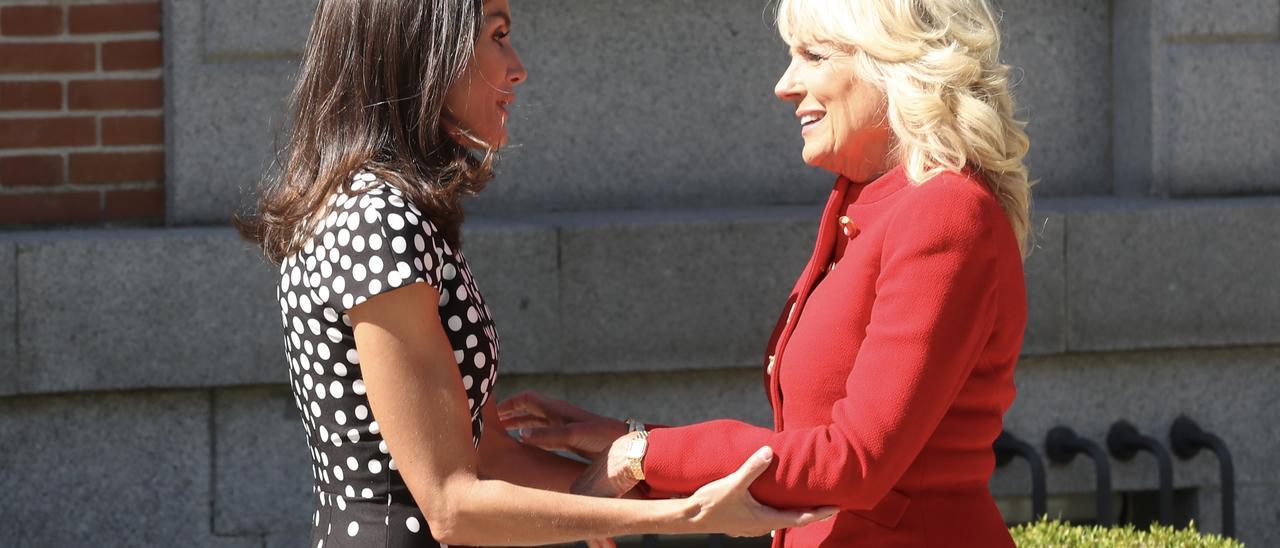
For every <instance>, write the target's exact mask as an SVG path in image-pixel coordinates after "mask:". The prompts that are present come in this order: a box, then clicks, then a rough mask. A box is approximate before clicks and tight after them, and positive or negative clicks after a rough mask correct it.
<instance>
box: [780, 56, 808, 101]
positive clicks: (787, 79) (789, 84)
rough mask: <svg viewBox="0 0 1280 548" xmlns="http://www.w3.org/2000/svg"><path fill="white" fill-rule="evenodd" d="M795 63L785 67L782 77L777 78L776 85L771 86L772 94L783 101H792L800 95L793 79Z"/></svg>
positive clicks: (798, 87)
mask: <svg viewBox="0 0 1280 548" xmlns="http://www.w3.org/2000/svg"><path fill="white" fill-rule="evenodd" d="M795 66H796V64H795V61H792V62H791V64H789V65H787V70H785V71H783V72H782V77H780V78H778V83H777V84H775V85H774V86H773V94H774V95H777V96H778V99H781V100H783V101H794V100H795V99H796V98H797V97H799V96H800V95H801V90H800V86H799V85H798V84H797V83H796V79H795Z"/></svg>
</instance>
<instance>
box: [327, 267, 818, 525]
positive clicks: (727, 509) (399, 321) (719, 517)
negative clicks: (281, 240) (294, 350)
mask: <svg viewBox="0 0 1280 548" xmlns="http://www.w3.org/2000/svg"><path fill="white" fill-rule="evenodd" d="M438 300H439V295H438V293H437V292H436V291H435V289H433V288H432V287H431V286H430V285H428V284H425V283H416V284H412V285H409V286H406V287H404V288H401V289H397V290H395V291H391V292H387V293H383V294H381V295H378V296H376V297H374V298H371V299H369V300H368V301H366V302H364V303H363V304H360V305H357V306H356V307H354V308H351V309H350V310H349V311H348V314H349V316H350V317H351V319H352V322H353V329H354V332H355V341H356V347H357V349H358V350H359V352H360V356H361V366H362V371H363V374H364V381H365V385H366V387H367V390H368V397H369V402H370V405H371V406H372V408H373V412H374V415H375V416H376V417H377V418H378V423H379V424H380V425H381V426H382V435H383V437H384V438H385V439H386V441H387V445H388V447H389V448H390V451H391V455H392V457H393V458H395V459H396V462H397V463H398V464H399V469H400V472H401V474H402V475H403V477H404V479H405V482H406V484H407V485H408V487H409V491H410V492H411V493H413V496H414V499H415V500H416V501H418V505H419V507H420V508H421V510H422V512H423V515H424V516H425V517H426V519H427V522H428V524H429V525H430V527H431V531H432V533H433V535H434V536H435V538H436V539H437V540H438V541H440V542H444V543H447V544H481V545H492V544H499V545H536V544H551V543H557V542H567V541H572V540H577V539H584V538H605V537H613V536H621V535H628V534H638V533H646V532H654V533H682V532H709V531H724V532H728V533H730V534H738V535H755V534H763V533H764V532H765V531H768V530H770V529H776V528H784V527H795V526H799V525H802V524H805V523H810V522H812V521H814V520H815V519H819V518H823V517H828V516H829V515H830V514H831V510H830V509H824V510H823V511H822V512H821V513H786V512H778V511H775V510H772V509H769V508H765V507H762V506H760V505H759V504H757V503H755V501H754V500H752V499H750V497H749V496H748V495H747V494H746V486H747V485H749V484H750V481H751V480H753V479H754V478H755V477H756V476H758V475H759V474H760V473H761V472H763V471H764V469H765V467H767V466H768V461H769V459H771V457H772V453H771V452H767V451H762V452H761V453H760V455H759V456H758V457H757V458H755V459H754V461H750V460H749V461H748V463H747V464H746V465H744V467H743V469H742V471H740V472H739V473H735V474H734V475H731V476H728V477H726V478H725V479H724V480H721V481H717V482H713V483H711V484H708V485H707V486H706V487H705V488H703V489H701V490H699V492H697V493H695V494H694V496H692V497H690V498H689V499H684V500H663V501H637V500H619V499H599V498H590V497H581V496H576V495H567V494H562V493H554V492H549V491H542V490H538V489H530V488H527V487H521V486H518V485H514V484H512V483H509V482H506V481H503V480H491V479H481V478H480V475H479V471H480V466H479V462H478V461H479V459H478V456H477V453H476V451H475V450H474V449H472V446H471V432H470V428H469V422H470V417H469V414H468V410H467V402H466V394H465V391H464V389H463V386H462V379H461V375H460V374H459V372H458V369H457V366H456V364H455V362H454V359H453V356H452V351H451V348H450V344H449V340H448V338H447V337H446V335H445V333H444V329H443V328H442V326H441V325H440V318H439V316H438V314H436V313H435V310H436V303H437V302H438ZM491 424H493V425H494V426H497V424H498V423H497V422H493V423H491ZM513 522H518V523H520V527H511V526H510V524H511V523H513Z"/></svg>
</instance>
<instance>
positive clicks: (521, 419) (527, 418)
mask: <svg viewBox="0 0 1280 548" xmlns="http://www.w3.org/2000/svg"><path fill="white" fill-rule="evenodd" d="M498 421H499V422H501V423H502V427H503V428H505V429H507V430H516V429H520V428H545V427H548V426H551V423H550V422H548V421H547V419H544V418H542V417H535V416H533V415H519V416H515V417H509V418H502V417H498Z"/></svg>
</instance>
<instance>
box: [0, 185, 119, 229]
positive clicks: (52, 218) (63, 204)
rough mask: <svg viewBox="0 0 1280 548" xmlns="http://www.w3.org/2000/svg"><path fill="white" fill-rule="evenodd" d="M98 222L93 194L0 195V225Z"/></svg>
mask: <svg viewBox="0 0 1280 548" xmlns="http://www.w3.org/2000/svg"><path fill="white" fill-rule="evenodd" d="M101 218H102V196H100V195H98V193H97V192H37V193H23V194H0V223H44V222H70V221H96V220H99V219H101Z"/></svg>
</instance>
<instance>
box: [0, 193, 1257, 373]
mask: <svg viewBox="0 0 1280 548" xmlns="http://www.w3.org/2000/svg"><path fill="white" fill-rule="evenodd" d="M816 209H817V208H816V206H796V207H778V208H756V209H715V210H664V211H653V210H643V211H618V212H594V213H570V214H558V215H551V214H545V215H534V216H527V217H523V218H518V219H514V220H512V219H495V218H483V217H477V218H475V219H474V220H473V221H472V222H470V223H469V224H468V228H467V230H466V234H465V237H466V239H467V241H468V244H467V246H466V247H465V249H466V252H467V254H468V257H469V258H470V259H471V260H472V261H473V262H474V263H475V269H476V272H477V274H478V276H479V278H480V283H481V284H482V286H483V287H484V288H485V289H486V297H487V298H488V300H489V301H490V304H491V308H492V309H493V310H494V313H495V315H496V316H497V317H498V318H499V322H500V333H501V336H502V337H503V341H504V345H503V346H504V370H505V371H507V372H509V373H552V372H579V373H582V372H627V371H666V370H700V369H717V368H726V367H727V368H739V367H752V366H754V365H756V364H757V362H758V361H759V355H760V352H761V349H762V348H763V345H764V342H765V339H766V337H767V336H768V329H769V328H770V327H771V326H772V322H773V320H774V319H775V315H776V313H777V312H778V311H777V310H775V308H777V307H778V306H780V305H779V304H778V303H779V302H780V300H781V298H782V297H781V296H782V295H784V294H785V293H786V291H787V290H788V289H789V288H790V285H791V283H792V282H793V281H794V277H795V275H796V274H797V273H798V272H799V271H800V269H801V268H802V265H803V263H804V261H805V260H806V258H807V255H808V253H809V250H810V247H811V245H812V244H811V242H812V233H813V231H814V229H815V226H816V219H815V217H816V215H815V211H816ZM1278 214H1280V199H1271V198H1256V199H1231V200H1198V201H1194V202H1182V201H1168V200H1121V199H1064V200H1042V201H1040V202H1039V204H1038V213H1037V215H1036V219H1037V221H1036V223H1037V224H1036V226H1037V232H1038V233H1039V236H1038V240H1039V242H1040V248H1039V249H1038V250H1037V251H1036V252H1035V254H1033V255H1032V257H1031V258H1030V259H1029V260H1028V262H1027V276H1028V292H1029V306H1030V310H1031V319H1030V322H1029V324H1028V334H1027V338H1026V344H1025V347H1024V355H1029V356H1036V355H1055V354H1061V353H1064V352H1078V351H1100V350H1134V349H1143V348H1184V347H1185V348H1195V347H1215V346H1229V345H1254V344H1275V343H1280V335H1278V334H1276V333H1274V332H1273V331H1274V330H1269V329H1268V326H1269V325H1272V324H1274V323H1275V321H1274V320H1275V317H1276V314H1277V313H1276V312H1274V311H1275V310H1280V290H1277V289H1276V288H1275V287H1274V284H1271V283H1270V282H1271V280H1270V279H1269V278H1268V275H1269V274H1268V273H1269V270H1268V265H1274V264H1280V247H1277V244H1276V243H1275V242H1277V241H1280V233H1277V232H1280V228H1277V227H1275V226H1273V225H1272V224H1270V220H1271V219H1274V218H1276V216H1277V215H1278ZM5 249H9V250H11V251H10V253H11V254H12V255H11V256H12V257H15V258H16V267H14V266H12V264H13V263H10V265H11V266H9V267H6V266H5V264H4V263H5V261H4V257H5V256H7V255H5V252H4V250H5ZM13 268H16V271H17V276H16V281H15V285H11V286H5V285H4V280H6V278H5V277H4V276H2V275H0V289H4V288H5V287H8V291H7V294H8V295H16V298H15V299H0V303H10V302H11V303H15V304H14V305H13V306H16V311H12V310H11V313H10V314H8V315H5V314H4V313H3V311H0V371H3V372H6V373H8V374H7V375H6V378H7V379H9V380H8V381H7V382H8V384H7V385H4V384H0V395H4V394H29V393H48V392H76V391H98V390H116V389H133V388H163V387H204V386H234V385H244V384H261V383H273V382H277V381H279V380H280V379H281V376H280V375H282V374H283V373H282V371H283V370H282V369H280V368H279V366H280V364H281V362H282V359H283V354H282V351H281V348H280V344H279V340H278V338H279V337H278V334H277V333H276V330H277V329H278V324H277V321H278V320H277V318H278V317H277V316H276V314H277V312H276V310H275V309H274V307H271V306H266V305H265V304H264V303H269V302H272V283H273V281H274V272H273V271H272V270H271V268H270V267H269V266H268V265H266V264H265V263H264V262H263V261H262V260H261V259H260V258H259V257H258V256H257V253H256V251H255V250H254V249H252V247H251V246H249V245H248V244H245V243H243V242H240V241H239V240H238V239H237V238H236V236H235V234H234V232H233V231H232V230H230V229H228V228H173V229H153V230H88V231H60V232H40V233H21V234H12V233H11V234H6V235H4V236H3V237H0V273H3V272H5V271H6V270H8V269H13ZM8 271H12V270H8ZM86 273H91V274H92V277H91V278H88V279H91V280H92V283H86V281H85V280H86V279H87V278H86ZM15 292H16V293H15ZM14 317H16V318H17V323H16V325H11V324H6V322H5V321H4V318H14ZM691 326H696V327H697V329H696V330H695V329H691V328H690V327H691ZM13 340H17V341H19V343H20V344H18V345H17V348H14V349H13V350H12V351H10V352H9V354H8V355H6V354H5V347H4V345H3V341H13Z"/></svg>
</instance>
